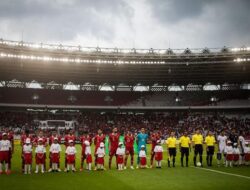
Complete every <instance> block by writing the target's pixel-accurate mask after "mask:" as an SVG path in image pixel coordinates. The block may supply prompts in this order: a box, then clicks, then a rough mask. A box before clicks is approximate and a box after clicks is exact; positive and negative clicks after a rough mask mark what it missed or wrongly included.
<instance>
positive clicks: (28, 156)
mask: <svg viewBox="0 0 250 190" xmlns="http://www.w3.org/2000/svg"><path fill="white" fill-rule="evenodd" d="M22 157H23V158H24V174H31V165H32V145H31V141H30V139H29V138H27V139H26V140H25V144H24V145H23V151H22Z"/></svg>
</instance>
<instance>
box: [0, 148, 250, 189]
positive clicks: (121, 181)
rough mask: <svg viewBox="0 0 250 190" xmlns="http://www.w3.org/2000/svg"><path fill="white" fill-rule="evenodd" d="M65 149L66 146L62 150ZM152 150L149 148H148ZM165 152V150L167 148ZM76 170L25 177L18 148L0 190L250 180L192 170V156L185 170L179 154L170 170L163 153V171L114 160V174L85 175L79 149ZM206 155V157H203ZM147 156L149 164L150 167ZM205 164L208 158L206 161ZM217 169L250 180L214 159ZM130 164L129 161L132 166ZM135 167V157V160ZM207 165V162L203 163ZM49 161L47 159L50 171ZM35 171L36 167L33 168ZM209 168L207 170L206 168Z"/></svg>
mask: <svg viewBox="0 0 250 190" xmlns="http://www.w3.org/2000/svg"><path fill="white" fill-rule="evenodd" d="M62 147H63V146H62ZM147 148H148V150H150V145H148V147H147ZM164 149H165V150H166V147H164ZM77 150H78V153H77V163H76V166H77V169H78V171H77V172H76V173H65V172H61V173H45V174H34V173H32V174H31V175H24V174H21V172H20V168H21V159H20V151H21V147H20V146H19V145H16V146H15V153H14V155H13V158H12V174H11V175H9V176H7V175H5V174H4V175H1V176H0V189H1V190H5V189H11V190H15V189H18V190H22V189H25V190H29V189H32V190H33V189H37V190H40V189H43V190H47V189H53V190H57V189H58V190H64V189H65V190H66V189H67V190H68V189H70V190H78V189H85V190H87V189H91V190H93V189H126V190H127V189H131V190H133V189H136V190H140V189H144V190H146V189H176V190H177V189H185V190H188V189H192V190H195V189H202V190H205V189H241V190H244V189H249V188H250V179H249V178H248V179H246V178H241V177H235V176H229V175H224V174H219V173H215V172H211V171H206V170H201V169H197V168H194V167H192V165H193V163H192V158H193V152H191V155H190V167H189V168H186V167H185V168H182V167H181V166H180V153H179V152H178V153H177V159H176V167H175V168H168V167H167V162H166V158H167V155H166V152H164V161H163V162H162V164H163V168H162V169H156V168H153V169H135V170H131V169H130V168H129V167H128V169H127V170H125V171H117V170H116V169H115V164H114V163H115V159H113V168H112V170H106V171H90V172H89V171H86V170H85V171H83V172H79V168H80V155H81V148H80V146H79V145H77ZM63 152H64V148H63ZM204 155H205V154H204ZM149 158H150V156H149V153H148V164H149ZM203 160H204V161H205V157H203ZM63 162H64V153H62V154H61V168H62V169H64V163H63ZM213 162H214V163H213V164H214V166H213V167H209V169H213V170H218V171H223V172H228V173H233V174H238V175H244V176H249V177H250V167H246V166H243V167H238V168H237V167H234V168H225V167H222V166H221V167H217V165H216V160H215V158H214V161H213ZM129 163H130V160H128V166H129ZM135 163H136V156H135ZM107 165H108V156H106V158H105V167H106V168H107ZM204 165H206V164H205V162H204ZM48 166H49V159H47V169H48ZM32 167H33V170H34V168H35V165H34V164H33V166H32ZM205 168H206V167H205Z"/></svg>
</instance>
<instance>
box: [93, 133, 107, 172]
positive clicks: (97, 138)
mask: <svg viewBox="0 0 250 190" xmlns="http://www.w3.org/2000/svg"><path fill="white" fill-rule="evenodd" d="M104 141H105V135H104V134H103V133H102V130H101V129H99V130H98V131H97V135H96V136H95V137H94V144H95V170H96V169H97V168H96V166H97V154H96V151H97V149H98V148H99V147H100V144H101V143H104Z"/></svg>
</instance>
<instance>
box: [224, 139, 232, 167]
mask: <svg viewBox="0 0 250 190" xmlns="http://www.w3.org/2000/svg"><path fill="white" fill-rule="evenodd" d="M233 153H234V149H233V146H232V142H231V141H227V146H226V148H225V154H226V164H225V166H226V167H228V166H230V167H233V159H234V155H233Z"/></svg>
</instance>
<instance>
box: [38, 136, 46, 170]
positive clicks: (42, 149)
mask: <svg viewBox="0 0 250 190" xmlns="http://www.w3.org/2000/svg"><path fill="white" fill-rule="evenodd" d="M35 153H36V171H35V173H38V171H39V166H40V167H41V172H42V173H44V163H45V160H46V156H45V155H46V148H45V146H44V145H43V139H42V138H39V139H38V145H37V147H36V149H35Z"/></svg>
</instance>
